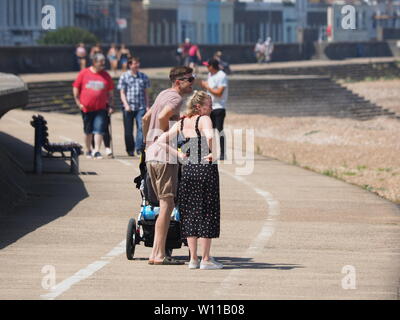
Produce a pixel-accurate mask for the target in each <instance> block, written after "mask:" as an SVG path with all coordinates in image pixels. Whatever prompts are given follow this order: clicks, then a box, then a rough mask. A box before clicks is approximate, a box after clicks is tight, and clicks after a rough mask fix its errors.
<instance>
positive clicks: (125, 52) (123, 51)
mask: <svg viewBox="0 0 400 320" xmlns="http://www.w3.org/2000/svg"><path fill="white" fill-rule="evenodd" d="M97 53H102V54H103V50H102V48H101V46H100V43H97V44H95V45H94V46H93V47H92V48H91V49H90V52H89V55H88V53H87V51H86V47H85V44H84V43H79V44H78V45H77V47H76V51H75V56H76V59H77V64H78V66H79V68H80V70H83V69H85V68H86V67H87V66H91V65H93V59H94V56H95V55H96V54H97ZM131 57H132V55H131V52H130V50H129V49H128V48H127V47H126V46H125V44H121V47H120V48H118V47H117V45H116V44H115V43H113V44H111V46H110V49H109V50H108V52H107V59H108V62H109V63H110V69H111V71H112V72H113V73H114V76H115V75H116V74H117V70H118V67H119V66H120V67H121V69H122V71H123V72H126V71H127V69H128V59H129V58H131Z"/></svg>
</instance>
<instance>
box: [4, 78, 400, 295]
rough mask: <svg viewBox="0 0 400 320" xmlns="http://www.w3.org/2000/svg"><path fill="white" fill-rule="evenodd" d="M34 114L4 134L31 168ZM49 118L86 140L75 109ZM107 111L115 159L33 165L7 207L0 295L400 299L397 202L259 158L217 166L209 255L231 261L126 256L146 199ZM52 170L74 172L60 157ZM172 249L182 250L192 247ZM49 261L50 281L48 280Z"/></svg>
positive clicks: (23, 115)
mask: <svg viewBox="0 0 400 320" xmlns="http://www.w3.org/2000/svg"><path fill="white" fill-rule="evenodd" d="M35 76H38V75H35ZM25 80H27V78H25ZM32 114H33V113H32V112H29V111H20V110H13V111H10V112H8V113H7V114H6V115H4V117H3V118H2V120H1V122H0V124H1V132H0V144H2V145H3V146H5V147H6V148H7V149H8V151H9V152H10V153H11V154H12V156H13V157H14V158H15V159H16V160H17V161H18V165H19V166H21V167H23V168H24V169H25V171H27V172H29V171H31V170H32V143H33V138H34V130H33V128H32V127H31V126H30V124H29V121H30V119H31V116H32ZM44 116H45V118H46V119H47V121H48V126H49V128H50V141H67V140H74V141H79V142H81V143H82V142H83V134H82V121H81V118H80V116H78V115H65V114H57V113H46V114H44ZM112 121H113V123H112V124H113V136H114V148H115V154H116V159H104V160H89V159H86V158H85V157H81V158H80V159H81V167H80V170H81V171H82V172H83V173H84V174H81V175H79V176H72V175H69V174H66V173H48V174H44V175H43V176H40V177H39V176H34V175H32V174H29V173H28V174H27V179H28V180H29V193H28V195H29V200H28V201H27V202H26V203H25V204H24V205H22V206H20V207H19V208H18V209H17V211H16V212H14V213H13V214H10V215H7V216H0V279H1V280H0V299H151V300H158V299H239V300H240V299H397V298H399V291H400V209H399V208H398V207H397V206H396V205H394V204H393V203H390V202H388V201H386V200H383V199H381V198H379V197H378V196H376V195H375V194H372V193H369V192H367V191H365V190H362V189H361V188H358V187H356V186H353V185H349V184H346V183H344V182H341V181H339V180H335V179H333V178H329V177H326V176H322V175H319V174H316V173H313V172H311V171H307V170H303V169H300V168H298V167H295V166H290V165H287V164H283V163H281V162H278V161H276V160H273V159H269V158H263V157H258V156H256V157H255V159H254V172H253V173H252V174H250V175H245V176H239V175H236V174H235V169H237V168H240V167H241V166H240V165H235V164H221V166H220V179H221V202H222V203H221V206H222V207H221V209H222V212H221V215H222V217H221V237H220V238H219V239H217V240H215V241H213V248H212V254H213V255H214V256H215V257H216V258H217V259H218V260H219V261H221V262H223V263H224V264H225V268H224V269H222V270H216V271H204V270H189V269H188V268H187V265H186V266H149V265H148V264H147V257H148V255H149V253H150V248H146V247H144V246H142V245H140V246H137V248H136V254H135V257H136V260H134V261H128V260H127V259H126V257H125V252H124V239H125V232H126V227H127V223H128V220H129V218H131V217H135V218H136V217H137V213H138V210H139V206H140V195H139V192H138V191H137V190H136V189H135V188H134V185H133V182H132V180H133V178H134V177H136V176H137V174H138V159H137V158H136V159H132V158H128V157H126V154H125V152H124V146H123V128H122V120H121V115H120V114H116V115H114V116H113V120H112ZM45 168H46V163H45ZM47 168H48V169H49V170H51V171H68V167H67V166H66V165H64V164H63V163H62V162H61V163H58V162H57V163H54V162H53V163H51V164H50V163H49V164H48V166H47ZM174 256H177V257H182V258H184V257H186V256H187V248H182V249H179V250H175V251H174ZM45 266H47V267H45ZM49 266H50V267H49ZM43 267H45V268H44V269H43ZM49 268H50V269H49ZM49 270H53V271H55V277H56V286H55V288H54V290H48V289H46V288H47V287H46V285H47V284H48V281H46V280H48V277H46V276H48V275H49V273H48V271H49ZM42 271H44V272H45V273H42ZM348 272H350V273H348Z"/></svg>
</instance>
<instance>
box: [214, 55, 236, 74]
mask: <svg viewBox="0 0 400 320" xmlns="http://www.w3.org/2000/svg"><path fill="white" fill-rule="evenodd" d="M213 59H215V60H217V61H218V63H219V68H220V69H221V70H222V71H223V72H225V74H231V73H232V71H231V68H230V66H229V63H228V62H226V61H225V60H222V51H217V52H216V53H215V54H214V57H213Z"/></svg>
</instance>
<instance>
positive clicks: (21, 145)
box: [0, 132, 89, 249]
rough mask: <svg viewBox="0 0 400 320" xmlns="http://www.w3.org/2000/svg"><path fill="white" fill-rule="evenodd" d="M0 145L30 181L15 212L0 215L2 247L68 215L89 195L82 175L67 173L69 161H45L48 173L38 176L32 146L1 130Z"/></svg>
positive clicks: (0, 242)
mask: <svg viewBox="0 0 400 320" xmlns="http://www.w3.org/2000/svg"><path fill="white" fill-rule="evenodd" d="M0 144H1V145H2V146H3V147H4V148H5V149H6V150H7V152H8V153H9V154H10V156H11V157H12V158H13V159H14V160H15V161H16V162H17V163H18V166H19V167H21V168H22V169H23V171H25V173H26V180H27V186H26V190H25V192H26V193H27V200H26V201H24V202H23V203H22V204H20V205H18V206H17V207H16V208H15V209H14V210H13V211H12V212H10V213H8V214H6V215H0V249H3V248H5V247H7V246H9V245H10V244H12V243H14V242H16V241H17V240H18V239H20V238H22V237H24V236H25V235H27V234H29V233H31V232H33V231H35V230H36V229H38V228H40V227H42V226H44V225H46V224H48V223H50V222H52V221H54V220H56V219H58V218H60V217H62V216H65V215H66V214H68V213H69V212H70V211H71V209H72V208H74V207H75V206H76V205H77V204H78V203H79V202H80V201H82V200H83V199H85V198H87V197H88V196H89V194H88V193H87V190H86V188H85V185H84V183H83V181H82V180H81V179H80V177H79V176H77V175H72V174H67V173H68V170H69V164H68V163H66V162H64V161H60V160H58V161H56V160H53V161H51V163H50V161H45V162H44V169H45V173H44V174H43V175H35V174H32V170H33V163H32V162H33V146H31V145H29V144H27V143H25V142H23V141H21V140H19V139H17V138H15V137H12V136H10V135H7V134H5V133H2V132H0ZM47 162H49V163H47ZM0 165H1V164H0ZM47 171H50V172H51V173H50V174H49V173H47ZM44 244H45V243H44Z"/></svg>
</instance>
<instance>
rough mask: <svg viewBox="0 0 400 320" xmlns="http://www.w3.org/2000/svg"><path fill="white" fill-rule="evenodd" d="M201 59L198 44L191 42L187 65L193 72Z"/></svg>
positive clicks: (196, 69)
mask: <svg viewBox="0 0 400 320" xmlns="http://www.w3.org/2000/svg"><path fill="white" fill-rule="evenodd" d="M201 60H202V58H201V53H200V49H199V46H198V45H197V44H192V46H191V47H190V49H189V67H190V68H192V69H193V70H194V72H195V73H197V72H198V68H199V64H201Z"/></svg>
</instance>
